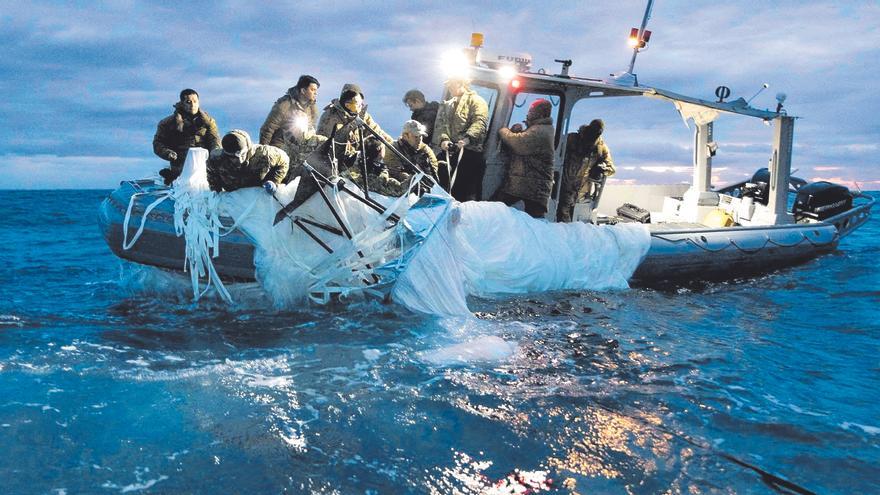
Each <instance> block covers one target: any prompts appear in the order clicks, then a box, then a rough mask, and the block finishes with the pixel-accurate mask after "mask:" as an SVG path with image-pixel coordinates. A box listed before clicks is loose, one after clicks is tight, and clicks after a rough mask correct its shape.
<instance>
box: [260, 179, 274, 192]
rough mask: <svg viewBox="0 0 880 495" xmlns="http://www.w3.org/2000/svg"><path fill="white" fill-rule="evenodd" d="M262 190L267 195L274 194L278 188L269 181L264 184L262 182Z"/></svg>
mask: <svg viewBox="0 0 880 495" xmlns="http://www.w3.org/2000/svg"><path fill="white" fill-rule="evenodd" d="M263 189H265V190H266V192H267V193H269V194H275V192H277V191H278V186H277V185H276V184H275V183H274V182H272V181H271V180H267V181H266V182H263Z"/></svg>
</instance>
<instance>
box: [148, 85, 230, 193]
mask: <svg viewBox="0 0 880 495" xmlns="http://www.w3.org/2000/svg"><path fill="white" fill-rule="evenodd" d="M219 147H220V136H219V134H218V133H217V123H216V122H214V119H213V118H211V116H210V115H208V113H207V112H205V111H204V110H202V109H201V108H199V94H198V93H196V91H195V90H194V89H184V90H183V91H181V92H180V101H178V102H177V103H175V104H174V113H173V114H172V115H170V116H168V117H166V118H164V119H162V120H161V121H160V122H159V125H158V126H157V128H156V135H155V136H153V152H154V153H156V154H157V155H159V158H162V159H163V160H168V161H169V162H171V164H170V165H169V166H168V168H163V169H162V170H160V171H159V175H161V176H162V178H163V179H165V185H171V183H172V182H174V179H176V178H177V177H179V176H180V172H181V171H183V163H184V162H185V161H186V154H187V153H188V152H189V149H190V148H205V149H207V150H208V151H211V150H213V149H216V148H219Z"/></svg>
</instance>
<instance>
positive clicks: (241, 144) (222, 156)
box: [207, 129, 289, 194]
mask: <svg viewBox="0 0 880 495" xmlns="http://www.w3.org/2000/svg"><path fill="white" fill-rule="evenodd" d="M221 143H222V146H223V147H222V148H221V149H217V150H214V151H212V152H211V155H210V156H209V157H208V170H207V175H208V186H210V187H211V190H212V191H215V192H220V191H235V190H236V189H241V188H243V187H259V186H262V187H263V188H264V189H266V192H269V193H273V194H274V193H275V191H276V190H277V189H278V185H279V184H281V181H282V180H284V176H286V175H287V167H288V163H289V162H288V158H287V154H286V153H285V152H284V151H283V150H281V149H280V148H276V147H275V146H268V145H264V144H253V142H252V141H251V137H250V135H248V133H247V132H245V131H242V130H240V129H234V130H232V131H230V132H229V133H228V134H226V135H225V136H223V140H222V142H221Z"/></svg>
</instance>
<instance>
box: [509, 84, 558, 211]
mask: <svg viewBox="0 0 880 495" xmlns="http://www.w3.org/2000/svg"><path fill="white" fill-rule="evenodd" d="M552 109H553V106H552V105H551V104H550V102H549V101H547V100H545V99H540V100H535V102H534V103H532V105H531V106H530V107H529V113H528V114H527V115H526V125H527V126H528V127H527V128H526V129H525V130H523V129H522V126H521V125H520V124H515V125H514V126H513V128H511V129H508V128H507V127H504V128H501V129H499V130H498V136H499V137H500V138H501V142H502V143H504V145H505V146H506V147H507V149H508V150H509V151H510V161H509V163H508V165H507V174H506V176H505V178H504V182H503V183H502V184H501V188H500V189H499V190H498V193H497V194H496V198H497V199H498V200H499V201H502V202H503V203H504V204H506V205H507V206H513V205H514V204H516V203H517V202H519V201H522V202H523V204H524V205H525V210H526V213H528V214H529V215H531V216H532V217H534V218H544V215H546V214H547V202H548V201H549V200H550V192H551V191H552V190H553V135H554V134H555V131H554V129H553V117H551V116H550V112H551V111H552Z"/></svg>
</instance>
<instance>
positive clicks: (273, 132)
mask: <svg viewBox="0 0 880 495" xmlns="http://www.w3.org/2000/svg"><path fill="white" fill-rule="evenodd" d="M320 86H321V84H320V83H319V82H318V80H317V79H315V78H314V77H313V76H310V75H307V74H303V75H301V76H299V80H298V81H297V82H296V86H294V87H292V88H290V89H288V90H287V93H285V94H284V96H282V97H281V98H278V100H276V101H275V104H274V105H272V110H270V111H269V115H267V116H266V121H265V122H263V126H262V127H260V144H270V145H272V146H277V147H281V145H282V144H284V142H285V141H286V140H287V136H288V134H290V133H291V132H293V131H295V130H298V129H302V128H305V129H311V130H312V131H314V129H315V122H316V121H317V119H318V106H317V105H316V102H317V101H318V88H319V87H320Z"/></svg>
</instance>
